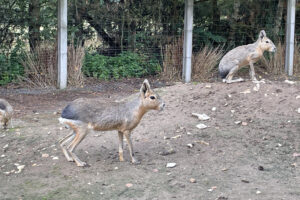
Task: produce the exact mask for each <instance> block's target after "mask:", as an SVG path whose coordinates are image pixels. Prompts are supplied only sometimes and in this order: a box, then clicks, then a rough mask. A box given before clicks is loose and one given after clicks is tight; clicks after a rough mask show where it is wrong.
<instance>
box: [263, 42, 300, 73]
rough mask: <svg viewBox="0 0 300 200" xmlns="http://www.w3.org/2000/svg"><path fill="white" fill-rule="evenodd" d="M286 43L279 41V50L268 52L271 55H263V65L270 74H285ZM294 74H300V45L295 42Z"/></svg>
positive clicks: (277, 46)
mask: <svg viewBox="0 0 300 200" xmlns="http://www.w3.org/2000/svg"><path fill="white" fill-rule="evenodd" d="M285 46H286V45H285V44H283V43H281V42H280V43H278V44H277V45H276V48H277V51H276V52H275V53H270V54H268V55H269V56H268V57H266V56H263V58H262V60H261V65H262V67H264V68H265V69H266V70H267V72H268V73H269V74H272V75H285V71H284V65H285ZM293 69H294V70H293V71H294V75H296V76H297V75H298V76H299V75H300V45H298V44H297V43H296V44H295V49H294V66H293Z"/></svg>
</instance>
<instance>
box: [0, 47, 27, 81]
mask: <svg viewBox="0 0 300 200" xmlns="http://www.w3.org/2000/svg"><path fill="white" fill-rule="evenodd" d="M18 57H19V56H18V54H17V53H16V52H12V54H11V55H10V56H6V55H4V54H0V63H1V65H0V85H6V84H8V83H10V82H13V81H16V79H17V78H18V76H20V75H22V74H23V73H24V68H23V67H22V65H21V63H20V60H19V59H18Z"/></svg>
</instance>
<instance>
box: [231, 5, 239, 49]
mask: <svg viewBox="0 0 300 200" xmlns="http://www.w3.org/2000/svg"><path fill="white" fill-rule="evenodd" d="M240 5H241V3H240V0H234V3H233V13H232V17H231V18H230V19H229V20H230V33H229V44H231V45H233V46H235V31H236V30H235V29H236V24H237V21H238V19H239V11H240Z"/></svg>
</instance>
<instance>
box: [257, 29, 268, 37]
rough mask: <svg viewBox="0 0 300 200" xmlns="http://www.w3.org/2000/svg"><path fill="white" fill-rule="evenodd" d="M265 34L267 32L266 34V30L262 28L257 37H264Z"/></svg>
mask: <svg viewBox="0 0 300 200" xmlns="http://www.w3.org/2000/svg"><path fill="white" fill-rule="evenodd" d="M266 36H267V34H266V32H265V31H264V30H261V31H260V32H259V38H260V39H263V38H264V37H266Z"/></svg>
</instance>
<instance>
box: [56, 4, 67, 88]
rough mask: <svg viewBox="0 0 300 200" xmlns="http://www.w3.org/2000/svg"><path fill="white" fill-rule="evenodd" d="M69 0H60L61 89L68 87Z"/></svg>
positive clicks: (59, 70)
mask: <svg viewBox="0 0 300 200" xmlns="http://www.w3.org/2000/svg"><path fill="white" fill-rule="evenodd" d="M67 7H68V4H67V0H58V59H57V61H58V67H57V68H58V77H57V84H58V85H57V86H58V88H59V89H64V88H66V87H67V77H68V76H67V69H68V67H67V56H68V43H67V42H68V33H67Z"/></svg>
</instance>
